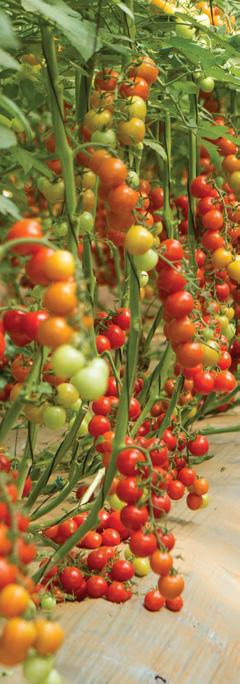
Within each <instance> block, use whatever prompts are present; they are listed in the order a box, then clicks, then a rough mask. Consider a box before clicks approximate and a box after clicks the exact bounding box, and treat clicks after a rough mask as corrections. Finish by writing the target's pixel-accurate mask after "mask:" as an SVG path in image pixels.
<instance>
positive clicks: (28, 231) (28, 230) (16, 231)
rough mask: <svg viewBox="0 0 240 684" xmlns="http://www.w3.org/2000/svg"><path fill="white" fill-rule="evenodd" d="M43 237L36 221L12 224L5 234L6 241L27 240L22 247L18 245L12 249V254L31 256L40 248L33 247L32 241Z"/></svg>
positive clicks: (28, 220) (26, 220)
mask: <svg viewBox="0 0 240 684" xmlns="http://www.w3.org/2000/svg"><path fill="white" fill-rule="evenodd" d="M42 237H43V234H42V227H41V224H40V223H39V221H37V220H36V219H32V218H31V219H29V218H26V219H21V220H20V221H17V222H16V223H14V225H13V226H12V227H11V228H10V230H9V231H8V233H7V240H16V239H18V238H27V239H29V242H28V243H26V244H24V245H19V246H17V247H14V248H13V249H12V252H13V254H21V255H25V254H33V253H34V252H37V251H38V250H39V248H40V245H39V244H37V245H36V244H35V245H34V239H36V238H38V239H41V238H42Z"/></svg>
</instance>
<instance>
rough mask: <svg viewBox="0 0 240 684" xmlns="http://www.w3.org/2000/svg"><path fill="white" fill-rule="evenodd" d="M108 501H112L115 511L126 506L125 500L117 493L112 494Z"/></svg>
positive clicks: (111, 504)
mask: <svg viewBox="0 0 240 684" xmlns="http://www.w3.org/2000/svg"><path fill="white" fill-rule="evenodd" d="M108 501H109V503H110V506H111V508H113V510H114V511H121V510H122V508H124V506H126V504H125V501H121V499H119V497H118V496H117V494H111V496H108Z"/></svg>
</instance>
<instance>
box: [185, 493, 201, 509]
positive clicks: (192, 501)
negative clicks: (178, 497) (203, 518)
mask: <svg viewBox="0 0 240 684" xmlns="http://www.w3.org/2000/svg"><path fill="white" fill-rule="evenodd" d="M186 502H187V506H188V508H190V509H191V510H192V511H196V510H197V509H198V508H201V506H202V503H203V498H202V496H199V495H198V494H194V493H191V492H190V493H189V494H188V495H187V499H186Z"/></svg>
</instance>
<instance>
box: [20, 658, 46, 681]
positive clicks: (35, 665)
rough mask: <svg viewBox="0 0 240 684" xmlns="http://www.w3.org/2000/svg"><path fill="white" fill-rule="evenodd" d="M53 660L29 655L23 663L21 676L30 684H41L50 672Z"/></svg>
mask: <svg viewBox="0 0 240 684" xmlns="http://www.w3.org/2000/svg"><path fill="white" fill-rule="evenodd" d="M52 666H53V658H52V657H51V656H47V657H43V656H39V655H29V656H28V657H27V658H26V660H24V663H23V675H24V677H25V679H26V680H27V682H30V684H43V682H44V679H46V677H48V675H49V673H50V672H51V670H52Z"/></svg>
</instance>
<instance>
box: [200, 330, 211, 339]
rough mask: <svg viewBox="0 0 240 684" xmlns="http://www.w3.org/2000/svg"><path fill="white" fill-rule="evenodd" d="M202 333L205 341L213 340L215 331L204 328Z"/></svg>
mask: <svg viewBox="0 0 240 684" xmlns="http://www.w3.org/2000/svg"><path fill="white" fill-rule="evenodd" d="M202 332H203V337H204V339H205V340H211V339H212V336H213V331H212V330H211V328H204V329H203V331H202Z"/></svg>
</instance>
